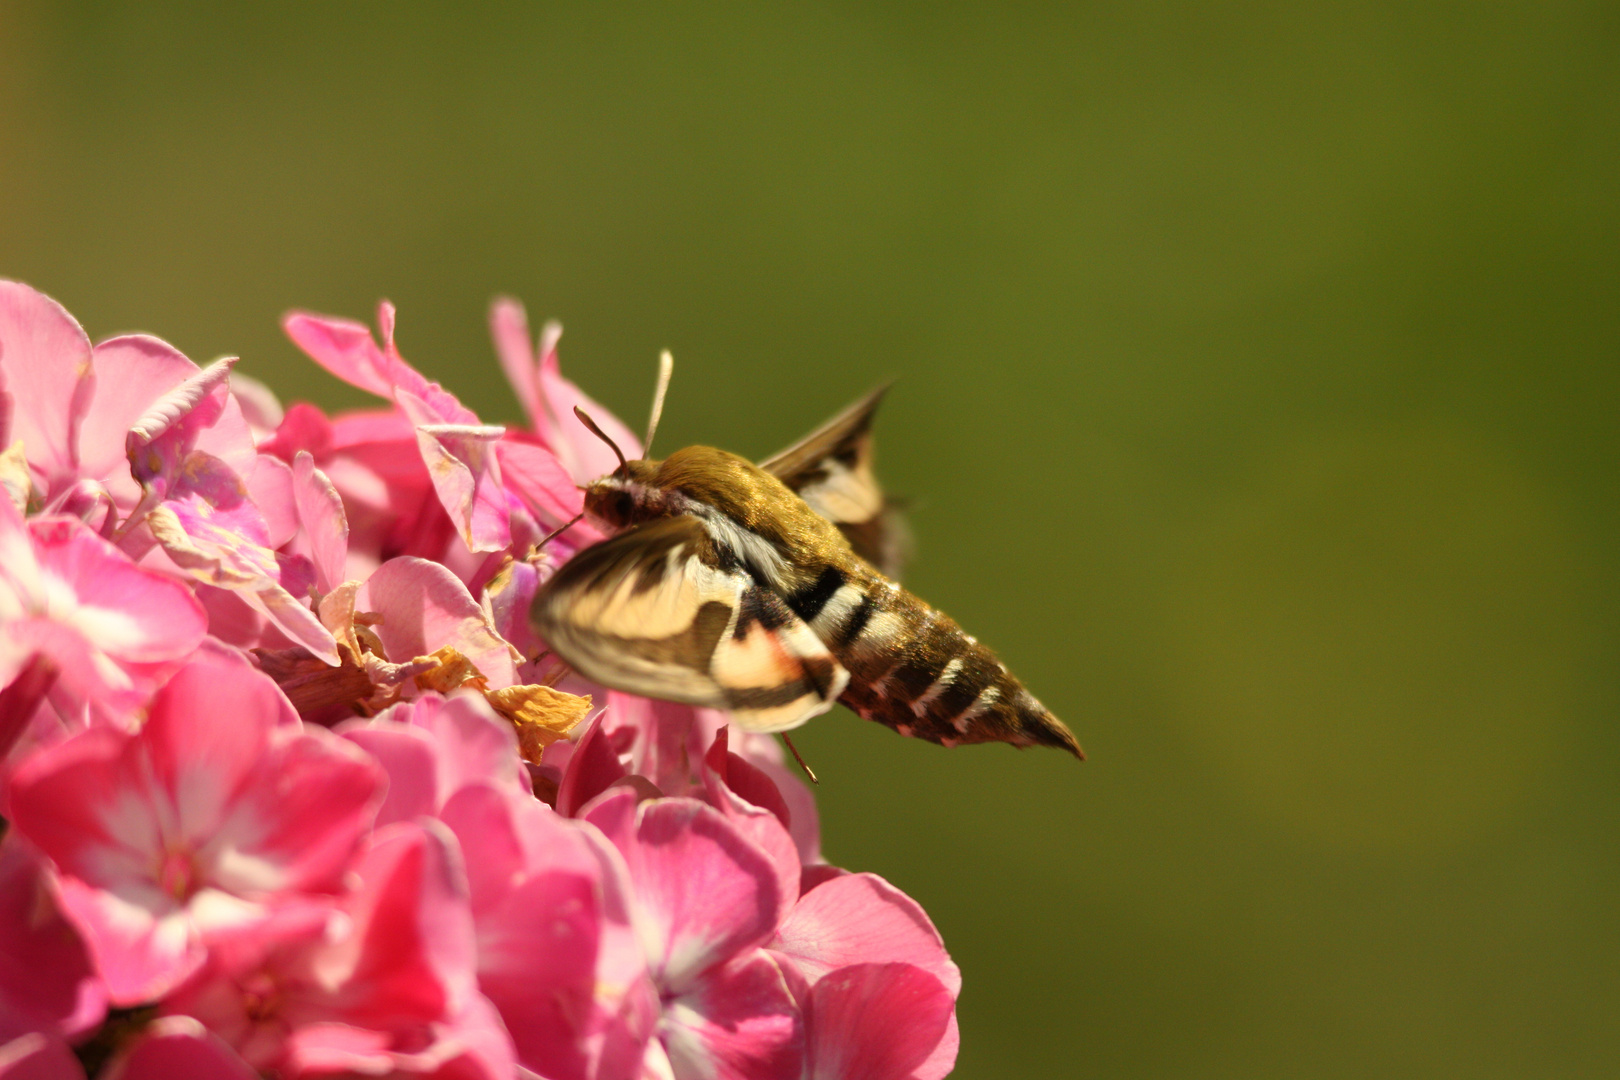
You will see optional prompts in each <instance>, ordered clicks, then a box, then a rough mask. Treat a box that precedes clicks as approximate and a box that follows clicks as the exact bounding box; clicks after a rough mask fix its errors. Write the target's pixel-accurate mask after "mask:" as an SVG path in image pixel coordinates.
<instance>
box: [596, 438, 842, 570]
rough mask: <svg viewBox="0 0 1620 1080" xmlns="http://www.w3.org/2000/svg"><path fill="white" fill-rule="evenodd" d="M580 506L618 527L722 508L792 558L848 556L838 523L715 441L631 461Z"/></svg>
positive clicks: (708, 514) (810, 560) (821, 560)
mask: <svg viewBox="0 0 1620 1080" xmlns="http://www.w3.org/2000/svg"><path fill="white" fill-rule="evenodd" d="M585 509H586V510H587V511H588V512H589V513H591V514H592V515H594V516H595V517H597V518H599V519H600V520H601V521H603V522H604V523H605V524H607V525H610V526H612V527H613V528H615V529H622V528H627V527H629V526H631V525H639V524H641V523H642V522H646V521H653V520H656V519H658V518H668V517H676V516H679V515H681V514H691V515H694V516H696V517H699V518H710V519H712V518H713V516H714V515H721V516H723V517H724V518H726V519H727V520H728V521H729V522H730V523H732V524H734V525H736V526H738V527H740V528H742V529H746V530H748V531H749V532H751V533H753V534H754V535H755V536H757V537H759V538H761V539H763V540H765V541H767V542H769V543H770V544H772V545H773V546H775V547H776V548H777V550H778V551H779V552H780V553H781V554H782V556H783V557H784V558H785V559H786V560H787V561H789V562H791V563H796V564H803V565H809V564H814V565H816V566H820V565H823V564H826V563H829V562H842V561H844V560H846V559H850V558H853V557H854V556H853V554H852V553H851V551H850V547H849V542H848V541H847V540H845V539H844V536H843V534H842V533H840V532H839V531H838V528H837V527H836V526H834V525H833V524H832V523H831V522H829V521H828V520H827V519H826V518H824V517H822V516H821V515H820V514H818V513H816V512H815V511H814V510H812V509H810V507H809V506H807V505H806V504H805V502H804V500H803V499H801V498H800V497H799V496H798V495H797V494H795V493H794V492H793V490H792V489H791V488H789V487H788V486H787V485H786V484H784V483H782V481H781V480H778V479H777V478H776V477H775V476H772V475H771V474H770V473H768V472H766V471H765V470H764V469H762V468H760V467H759V466H758V465H755V464H754V463H753V462H751V461H749V460H747V459H746V458H742V457H738V456H737V455H736V454H732V453H728V452H727V451H725V450H717V449H715V448H714V447H712V446H688V447H686V448H684V449H681V450H677V451H675V452H674V453H673V454H671V455H669V457H667V458H665V459H664V460H662V461H631V462H628V463H626V465H625V467H624V469H622V470H619V471H616V472H614V473H613V474H611V475H609V476H605V477H603V478H602V479H600V480H598V481H596V482H595V483H593V484H591V485H590V486H589V487H587V488H586V490H585Z"/></svg>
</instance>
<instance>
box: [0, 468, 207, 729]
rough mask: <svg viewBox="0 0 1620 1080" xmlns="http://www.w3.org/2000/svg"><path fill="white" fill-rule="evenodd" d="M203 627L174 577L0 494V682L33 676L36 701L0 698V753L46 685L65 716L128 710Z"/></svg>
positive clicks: (81, 527)
mask: <svg viewBox="0 0 1620 1080" xmlns="http://www.w3.org/2000/svg"><path fill="white" fill-rule="evenodd" d="M205 630H206V622H205V617H204V614H203V610H202V608H201V606H200V605H199V604H198V603H197V601H196V599H195V598H193V596H192V595H191V593H190V591H189V590H188V589H186V587H185V586H184V585H183V584H181V583H180V582H177V581H174V580H172V579H170V578H168V577H165V576H163V575H160V574H156V573H153V572H152V571H150V570H146V569H143V568H141V567H139V566H136V565H135V564H134V563H132V562H131V561H130V560H129V557H128V556H126V555H125V554H124V553H123V552H122V551H119V550H118V549H117V548H115V547H114V546H113V545H112V544H110V543H108V542H107V541H106V540H104V539H102V538H101V537H99V536H97V535H96V534H95V533H93V532H92V531H91V530H90V529H89V528H88V527H87V526H86V525H85V524H84V523H83V522H81V521H78V520H77V519H75V518H70V517H65V516H50V517H41V518H35V519H33V520H31V521H24V520H23V519H22V517H21V516H20V515H19V514H18V513H17V511H16V508H15V507H13V506H12V505H11V504H10V502H9V501H6V500H0V688H5V687H13V686H14V685H15V684H18V683H22V682H26V681H32V682H33V683H34V685H33V687H32V695H33V696H34V701H32V702H30V701H23V700H17V698H21V697H26V696H29V695H28V694H26V693H21V694H15V695H13V700H11V701H8V702H6V705H7V708H6V709H5V714H6V715H4V716H0V754H3V753H4V752H5V751H6V750H8V749H10V747H11V745H12V744H13V743H14V742H15V741H16V739H17V738H19V737H20V736H21V735H22V734H23V729H24V725H25V723H26V719H27V717H29V716H30V715H32V714H33V711H34V709H33V706H34V704H36V703H37V701H38V699H39V697H40V696H43V695H45V694H47V693H48V694H50V695H51V697H52V698H53V700H54V701H55V702H56V704H57V705H58V709H57V711H58V712H59V713H61V714H63V715H64V716H76V717H84V718H91V717H95V716H100V717H103V718H106V719H116V718H119V717H123V716H127V714H128V712H129V710H130V709H131V708H133V707H134V706H135V705H136V704H139V703H140V702H141V701H144V700H145V698H146V697H147V696H148V695H149V694H150V693H151V691H152V689H153V687H155V686H156V685H157V683H158V681H160V680H161V678H162V677H163V676H165V675H167V674H168V672H170V671H173V670H174V669H175V667H176V666H178V664H179V663H180V661H181V660H183V659H184V658H185V656H186V655H187V654H188V653H190V652H191V650H192V649H194V648H195V647H196V646H197V643H198V642H199V641H201V640H202V637H203V633H204V631H205Z"/></svg>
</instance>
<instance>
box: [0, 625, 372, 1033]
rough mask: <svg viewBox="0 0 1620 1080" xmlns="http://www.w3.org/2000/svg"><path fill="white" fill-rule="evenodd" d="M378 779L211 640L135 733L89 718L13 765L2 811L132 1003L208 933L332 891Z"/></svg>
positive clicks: (190, 958) (120, 1001)
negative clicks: (41, 858)
mask: <svg viewBox="0 0 1620 1080" xmlns="http://www.w3.org/2000/svg"><path fill="white" fill-rule="evenodd" d="M226 718H228V720H229V722H228V723H227V722H225V720H226ZM382 785H383V777H382V773H381V770H380V769H379V768H378V766H377V765H376V763H375V762H373V761H372V760H371V759H369V758H368V757H367V756H366V755H365V754H364V753H362V752H361V751H360V750H359V749H358V748H356V747H354V746H353V745H351V744H349V743H347V742H345V741H343V740H342V739H339V738H337V737H336V736H333V735H331V734H329V733H327V732H325V731H321V730H318V729H305V728H304V727H303V726H302V725H300V724H299V723H298V721H297V718H296V717H295V716H294V714H293V713H292V710H291V707H290V706H289V705H288V704H287V701H286V699H285V698H284V697H283V696H282V695H281V693H280V692H279V691H278V690H277V689H276V688H275V686H274V684H273V683H271V682H270V681H269V680H268V679H267V678H265V677H264V676H263V675H261V674H259V673H258V672H257V671H254V670H253V669H252V668H251V667H250V666H249V665H248V664H247V662H246V661H245V660H243V659H242V658H241V657H240V656H239V655H238V654H234V653H229V652H226V651H225V650H223V649H218V648H211V647H205V648H202V649H199V650H198V652H197V653H196V654H195V656H194V657H193V658H192V660H191V661H190V662H189V663H187V665H186V666H185V667H183V668H181V669H180V671H179V672H178V673H176V674H175V676H174V677H173V678H172V679H170V681H169V682H168V683H167V684H166V685H165V686H164V687H163V688H162V689H161V690H160V691H158V693H157V695H156V696H155V697H154V698H153V699H152V703H151V707H150V709H149V713H148V718H147V721H146V724H145V725H144V726H143V727H142V728H141V729H140V731H139V732H137V733H136V734H134V735H128V734H125V733H123V732H120V731H116V730H113V729H109V728H93V729H91V730H89V731H86V732H83V733H81V734H79V735H77V736H74V737H73V738H71V739H69V740H67V741H66V742H63V743H61V744H59V745H57V746H54V747H49V748H47V749H44V750H41V751H39V752H38V753H36V754H34V755H33V756H32V757H30V758H28V759H27V760H25V761H24V762H23V763H22V764H21V765H19V766H18V768H17V770H16V772H15V774H14V775H13V777H12V781H11V787H10V792H9V808H8V810H7V811H6V816H7V817H8V818H9V819H10V820H11V821H12V823H13V826H14V827H15V828H16V830H17V831H18V833H20V834H21V835H22V836H24V837H25V838H27V839H28V840H29V841H30V842H31V843H32V844H34V846H36V847H37V848H38V849H39V850H40V851H42V852H43V853H44V854H45V855H46V856H47V857H48V858H49V859H50V860H51V862H52V864H53V866H54V869H55V872H56V875H57V879H58V888H59V892H60V896H61V903H62V906H63V909H64V911H65V912H66V913H67V915H68V917H69V918H70V919H71V920H72V921H73V923H74V924H75V925H76V926H77V927H78V929H79V931H80V932H81V933H82V934H83V935H84V937H85V941H86V943H87V944H88V946H89V948H90V951H91V954H92V955H93V956H94V958H95V961H96V968H97V970H98V971H99V972H100V973H101V976H102V978H103V979H104V980H105V982H106V985H107V990H108V995H109V998H110V1000H111V1001H112V1002H113V1004H115V1005H133V1004H138V1003H141V1002H145V1001H149V1000H151V999H153V998H155V997H159V996H161V995H162V994H164V993H165V992H166V991H167V990H169V989H170V988H171V987H173V986H174V985H175V984H176V983H178V982H179V981H180V980H182V979H184V978H185V977H186V976H188V975H190V974H191V973H192V972H193V971H195V970H196V969H197V968H198V967H199V966H200V965H201V964H202V962H203V960H204V959H205V957H206V955H207V950H208V946H209V942H210V940H211V939H212V938H213V937H214V936H215V935H218V934H222V933H225V932H228V931H231V930H233V929H240V928H242V927H244V926H254V925H258V924H262V923H265V922H266V921H267V920H269V919H270V918H271V917H272V916H273V915H274V913H275V911H276V909H277V908H278V907H283V906H297V905H298V904H301V903H315V904H317V905H318V904H319V903H321V902H322V898H323V897H329V896H330V895H332V894H334V893H336V892H338V891H339V890H340V888H341V886H342V882H343V875H344V873H345V871H346V870H347V867H348V863H349V860H350V858H351V857H352V855H353V853H354V851H355V849H356V847H357V846H358V845H359V844H360V842H361V841H362V839H363V838H364V837H365V835H366V833H367V831H368V830H369V828H370V826H371V821H372V817H373V815H374V814H375V812H376V808H377V805H378V803H379V802H380V800H381V797H382Z"/></svg>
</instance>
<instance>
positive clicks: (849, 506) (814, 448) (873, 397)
mask: <svg viewBox="0 0 1620 1080" xmlns="http://www.w3.org/2000/svg"><path fill="white" fill-rule="evenodd" d="M888 389H889V388H888V386H887V384H885V385H883V386H880V387H878V388H877V389H876V390H873V391H872V392H871V393H870V394H867V395H866V396H865V397H863V398H861V400H859V401H857V402H855V404H853V405H851V406H850V407H849V408H847V409H845V410H844V411H843V412H841V413H839V414H838V415H837V416H835V417H833V418H832V419H831V420H829V421H827V422H826V423H825V424H823V425H822V426H821V427H819V428H817V429H816V430H815V431H813V432H811V433H810V434H809V435H806V436H805V437H804V438H803V439H801V440H799V441H798V442H796V443H794V444H793V445H792V446H790V447H788V448H787V449H786V450H783V451H781V452H780V453H777V454H773V455H772V456H770V457H769V458H766V459H765V460H764V461H762V462H760V468H762V469H764V470H765V471H766V472H768V473H771V474H772V475H773V476H775V477H776V478H777V479H779V480H781V481H782V482H783V483H784V484H786V485H787V486H788V488H789V489H791V490H792V491H793V492H794V493H795V494H797V495H798V496H799V498H801V499H803V500H804V501H805V502H806V503H807V504H809V506H810V508H811V509H812V510H814V511H815V512H816V513H818V514H820V515H821V516H822V517H824V518H826V519H827V520H828V521H831V522H832V523H833V524H834V525H837V526H838V528H839V531H841V532H842V533H843V534H844V537H845V538H846V539H847V540H848V541H849V544H850V547H852V548H854V549H855V554H857V555H859V556H860V557H861V558H863V559H865V560H866V561H867V562H869V563H871V564H872V565H873V566H876V567H877V568H878V569H879V570H881V571H883V572H884V573H885V574H887V575H888V576H890V577H898V576H899V574H900V570H901V566H902V564H903V563H904V562H905V559H906V557H907V555H908V554H909V553H910V546H911V545H910V534H909V532H908V531H907V530H906V528H905V522H904V520H903V519H902V517H901V514H900V511H899V509H898V508H897V507H896V506H895V505H894V503H893V502H892V500H890V499H888V498H887V497H886V496H885V495H884V493H883V488H882V487H881V486H880V485H879V484H878V482H877V477H876V476H875V475H874V474H873V472H872V417H873V415H874V414H875V413H876V412H877V407H878V404H879V403H880V402H881V401H882V400H883V395H884V394H885V393H886V392H887V391H888Z"/></svg>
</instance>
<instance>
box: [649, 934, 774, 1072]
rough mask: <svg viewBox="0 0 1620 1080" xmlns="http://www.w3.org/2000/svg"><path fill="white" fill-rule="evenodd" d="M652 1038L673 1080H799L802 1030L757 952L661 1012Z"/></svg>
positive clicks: (770, 967) (768, 961)
mask: <svg viewBox="0 0 1620 1080" xmlns="http://www.w3.org/2000/svg"><path fill="white" fill-rule="evenodd" d="M660 1034H661V1036H662V1038H663V1043H664V1047H665V1049H666V1050H667V1051H668V1052H669V1060H670V1064H671V1065H672V1066H673V1068H674V1074H675V1076H676V1077H677V1078H678V1080H686V1078H688V1077H692V1078H696V1077H726V1078H728V1080H729V1078H735V1080H799V1077H800V1075H801V1071H802V1069H803V1067H804V1026H803V1022H802V1020H801V1018H800V1015H799V1010H798V1008H797V1007H796V1006H795V1005H794V1003H793V996H792V995H791V994H790V993H788V988H787V984H786V983H785V982H784V981H783V979H782V973H781V972H780V971H778V970H777V967H776V964H775V963H774V962H773V961H772V960H771V959H770V957H769V956H768V955H767V954H766V953H765V952H763V951H755V952H752V953H749V954H747V955H745V956H743V957H741V958H739V959H737V960H735V961H733V962H732V963H730V964H728V965H726V966H725V967H722V968H719V969H717V970H715V971H713V972H711V973H710V974H709V975H708V977H707V978H705V979H704V980H703V981H702V982H701V983H700V984H699V985H698V986H696V987H694V988H693V989H692V990H691V991H689V992H688V993H686V994H684V995H681V996H678V997H676V998H674V999H672V1000H670V1001H668V1002H666V1003H665V1005H664V1019H663V1023H662V1024H661V1025H660Z"/></svg>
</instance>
